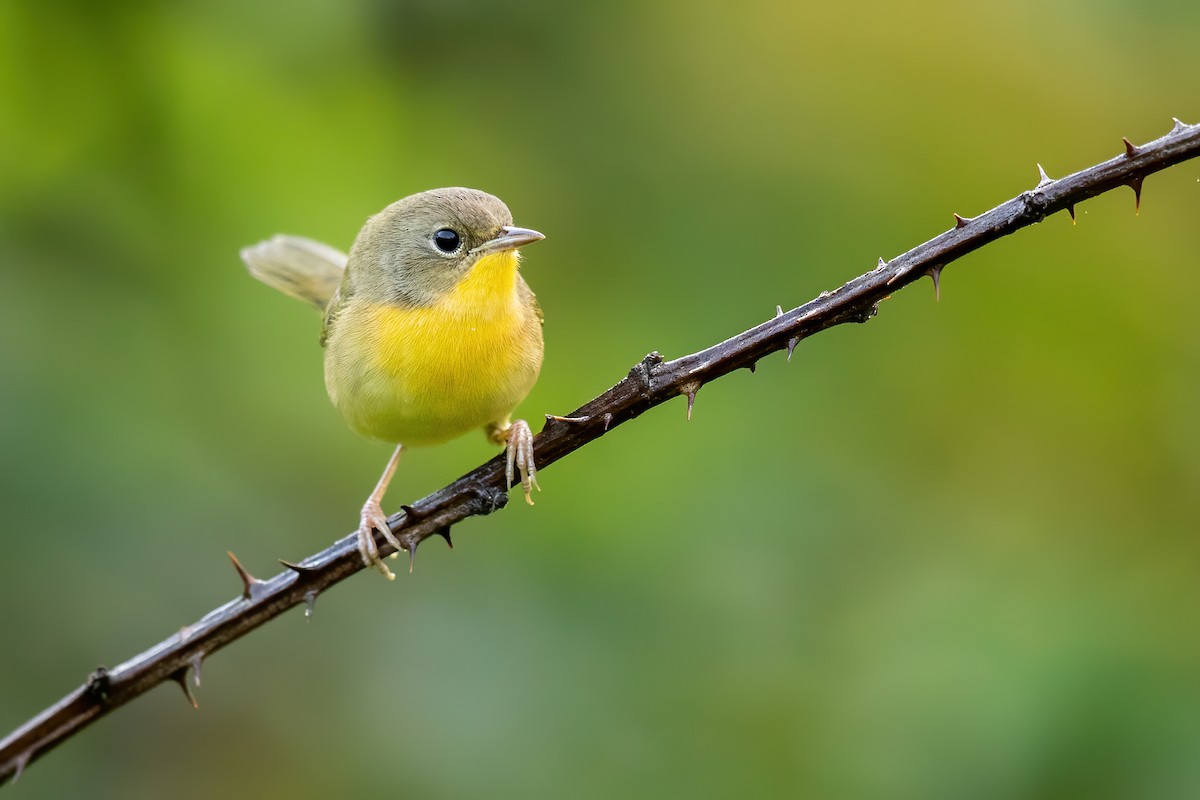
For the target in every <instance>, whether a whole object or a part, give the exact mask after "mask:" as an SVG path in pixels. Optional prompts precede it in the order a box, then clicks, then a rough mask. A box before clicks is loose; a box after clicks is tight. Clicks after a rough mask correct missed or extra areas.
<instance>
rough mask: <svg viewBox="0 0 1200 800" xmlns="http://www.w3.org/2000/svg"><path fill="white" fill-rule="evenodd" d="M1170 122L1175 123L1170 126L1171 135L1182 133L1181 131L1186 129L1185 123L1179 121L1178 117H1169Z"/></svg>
mask: <svg viewBox="0 0 1200 800" xmlns="http://www.w3.org/2000/svg"><path fill="white" fill-rule="evenodd" d="M1171 121H1172V122H1174V123H1175V124H1174V125H1172V126H1171V133H1172V134H1175V133H1182V132H1183V130H1184V129H1185V128H1187V123H1186V122H1184V121H1183V120H1181V119H1180V118H1179V117H1171Z"/></svg>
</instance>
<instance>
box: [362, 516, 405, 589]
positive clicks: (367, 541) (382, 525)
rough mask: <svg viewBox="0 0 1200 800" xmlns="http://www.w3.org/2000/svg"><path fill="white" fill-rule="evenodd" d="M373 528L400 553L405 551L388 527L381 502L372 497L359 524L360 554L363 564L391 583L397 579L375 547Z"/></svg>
mask: <svg viewBox="0 0 1200 800" xmlns="http://www.w3.org/2000/svg"><path fill="white" fill-rule="evenodd" d="M372 528H374V529H375V530H377V531H379V532H380V533H382V534H383V538H384V539H387V541H388V544H390V545H391V546H392V547H394V548H396V551H397V552H399V551H400V550H403V549H404V548H403V545H401V544H400V540H399V539H397V538H396V536H395V534H393V533H392V528H391V526H390V525H388V519H387V515H386V514H384V513H383V509H382V508H381V507H380V505H379V501H378V500H376V499H375V498H374V497H371V498H370V499H368V500H367V502H366V503H365V504H364V505H363V508H362V515H361V517H360V518H359V523H358V552H359V553H361V554H362V560H363V564H365V565H366V566H368V567H375V569H377V570H379V572H380V574H382V575H383V577H385V578H387V579H388V580H389V581H394V580H395V579H396V575H395V573H393V572H392V571H391V570H390V569H388V565H387V564H385V563H383V559H381V558H380V557H379V548H378V547H377V546H376V545H375V534H374V533H373V532H372V530H371V529H372Z"/></svg>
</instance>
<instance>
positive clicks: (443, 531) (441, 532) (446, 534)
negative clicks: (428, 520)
mask: <svg viewBox="0 0 1200 800" xmlns="http://www.w3.org/2000/svg"><path fill="white" fill-rule="evenodd" d="M434 533H435V534H437V535H438V536H440V537H442V538H443V539H445V540H446V547H449V548H450V549H451V550H453V549H454V542H453V540H451V538H450V526H449V525H447V526H446V527H444V528H438V529H437V530H436V531H434Z"/></svg>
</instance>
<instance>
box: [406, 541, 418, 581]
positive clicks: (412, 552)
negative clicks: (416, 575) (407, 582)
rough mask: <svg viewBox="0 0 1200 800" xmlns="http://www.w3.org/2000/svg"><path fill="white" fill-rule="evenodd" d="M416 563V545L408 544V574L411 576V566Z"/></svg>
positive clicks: (413, 543)
mask: <svg viewBox="0 0 1200 800" xmlns="http://www.w3.org/2000/svg"><path fill="white" fill-rule="evenodd" d="M416 562H417V543H416V542H409V543H408V574H409V575H412V571H413V565H414V564H416Z"/></svg>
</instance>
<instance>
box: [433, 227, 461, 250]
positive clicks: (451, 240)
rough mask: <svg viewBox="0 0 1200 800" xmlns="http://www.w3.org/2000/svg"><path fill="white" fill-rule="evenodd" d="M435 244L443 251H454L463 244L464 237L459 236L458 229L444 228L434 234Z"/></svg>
mask: <svg viewBox="0 0 1200 800" xmlns="http://www.w3.org/2000/svg"><path fill="white" fill-rule="evenodd" d="M433 244H434V246H435V247H437V249H438V250H441V251H442V252H443V253H453V252H454V251H455V250H457V249H458V247H459V245H461V244H462V239H461V238H459V235H458V232H457V231H452V230H450V229H449V228H442V229H441V230H440V231H438V232H437V233H435V234H434V235H433Z"/></svg>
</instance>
